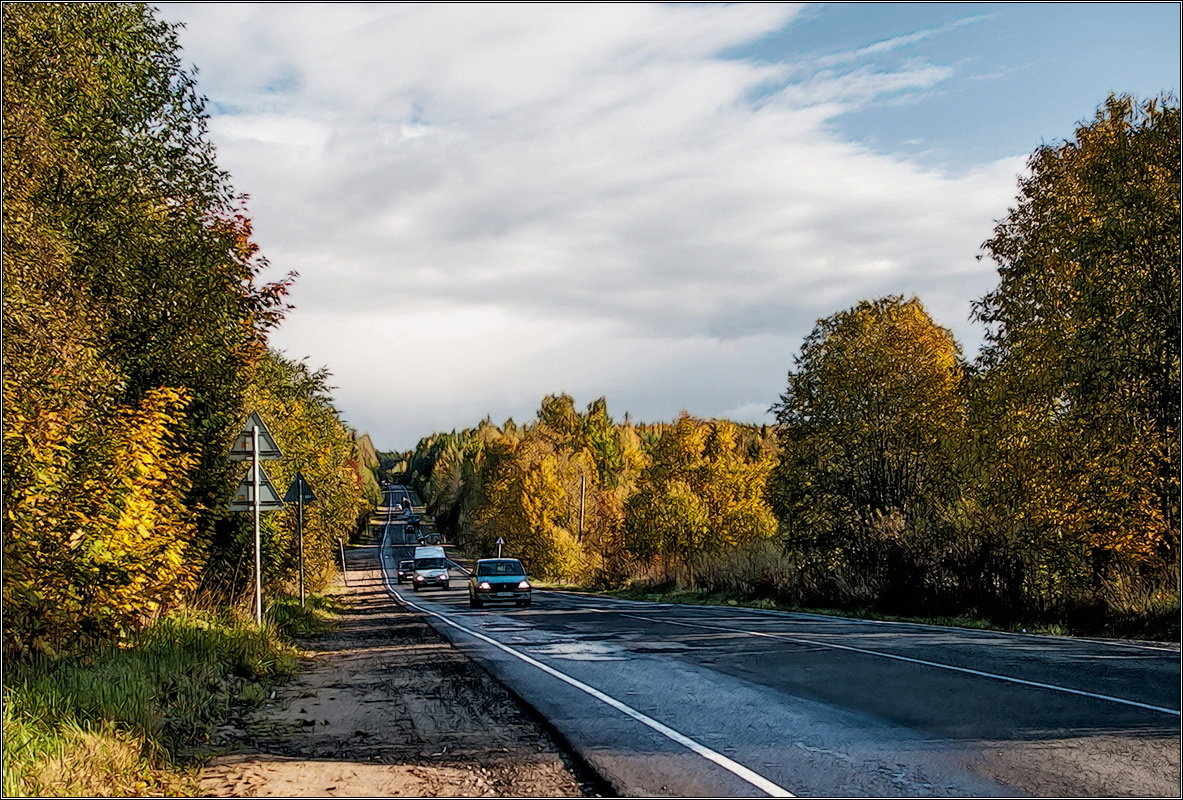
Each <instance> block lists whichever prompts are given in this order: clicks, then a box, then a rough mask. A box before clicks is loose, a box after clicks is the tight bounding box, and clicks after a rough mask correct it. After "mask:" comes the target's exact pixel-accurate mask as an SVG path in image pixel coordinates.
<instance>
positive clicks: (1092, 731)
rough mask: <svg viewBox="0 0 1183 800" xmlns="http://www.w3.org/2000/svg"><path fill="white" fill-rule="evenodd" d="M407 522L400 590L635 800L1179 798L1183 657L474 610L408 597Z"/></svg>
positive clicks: (605, 615) (650, 618)
mask: <svg viewBox="0 0 1183 800" xmlns="http://www.w3.org/2000/svg"><path fill="white" fill-rule="evenodd" d="M395 491H402V489H401V488H399V489H396V490H395ZM397 520H398V517H396V516H393V515H392V517H391V523H390V524H389V525H388V526H387V529H386V535H385V537H384V543H383V547H382V553H383V565H384V568H385V570H386V573H387V576H388V578H387V587H388V590H389V591H390V592H391V593H392V594H393V595H395V596H396V597H398V598H399V599H401V600H402V601H403V602H405V603H406V604H408V605H409V606H411V607H413V608H416V609H417V610H419V611H421V612H423V613H424V614H426V615H427V616H428V619H429V621H430V622H431V623H432V624H433V625H435V626H436V627H437V629H438V630H440V631H441V632H442V633H444V634H445V635H446V636H448V638H450V639H451V640H452V641H453V642H454V644H455V645H456V646H457V647H458V648H460V649H462V650H463V651H464V652H466V653H468V654H469V655H471V656H473V657H474V658H476V659H478V660H479V661H480V662H481V663H482V664H483V665H485V666H486V667H487V668H488V669H489V670H490V671H491V672H493V674H495V675H496V676H497V677H498V678H500V679H501V680H502V681H503V682H504V683H505V684H506V685H507V686H508V687H510V688H511V689H512V690H513V691H514V692H516V693H517V694H518V695H520V696H521V697H522V698H523V699H525V700H526V701H527V702H529V703H530V704H531V705H533V706H534V707H535V708H536V709H537V710H538V711H539V712H540V713H541V714H543V715H544V716H545V717H546V718H547V719H548V720H550V722H551V723H552V724H553V725H554V727H555V728H556V729H557V730H558V731H559V733H561V734H562V735H563V736H564V737H566V739H567V740H568V742H569V743H570V744H571V745H572V746H573V747H574V748H575V750H576V751H577V752H579V753H580V754H581V756H582V757H583V758H584V759H585V760H586V761H587V762H588V763H589V764H591V765H592V766H593V767H594V768H595V769H596V770H597V771H598V772H599V773H600V774H601V775H603V776H604V777H605V778H606V779H607V780H608V781H609V782H610V783H611V784H612V785H613V786H614V787H615V788H616V789H617V790H618V791H619V792H620V793H622V794H627V795H673V796H684V797H685V796H708V797H709V796H768V795H773V796H792V795H796V796H836V795H838V796H842V795H845V796H850V795H854V796H1014V795H1023V794H1029V795H1042V796H1101V795H1105V796H1163V797H1168V796H1177V795H1178V791H1179V781H1180V753H1179V745H1180V736H1179V733H1180V729H1179V725H1180V716H1179V678H1180V669H1179V667H1180V661H1179V649H1178V646H1172V645H1154V644H1145V643H1141V644H1139V643H1125V642H1113V641H1095V640H1079V639H1067V638H1062V637H1050V636H1035V635H1023V634H1008V633H997V632H989V631H974V630H964V629H957V628H942V627H935V626H927V625H915V624H905V623H889V622H873V621H865V620H850V619H842V618H833V617H823V616H817V615H810V614H798V613H788V612H771V611H758V610H752V609H739V608H727V607H706V606H689V605H671V604H661V603H640V602H630V601H623V600H616V599H610V598H603V597H596V596H590V595H580V594H573V593H565V592H551V591H536V592H535V597H534V605H533V607H532V608H529V609H518V608H513V607H496V608H490V609H485V610H472V609H469V608H468V604H467V595H466V593H465V591H464V578H463V576H462V574H461V573H460V572H456V573H454V577H453V586H454V588H453V589H451V590H449V591H446V592H445V591H432V592H417V593H416V592H411V591H410V590H409V588H406V589H404V588H403V587H401V586H399V585H397V584H396V583H395V579H394V565H395V564H394V562H395V558H396V555H395V552H396V551H395V549H394V548H395V546H400V547H401V546H402V542H403V540H402V534H401V528H402V526H401V524H400V523H399V522H398V521H397ZM507 555H512V552H510V553H507ZM527 566H529V565H527Z"/></svg>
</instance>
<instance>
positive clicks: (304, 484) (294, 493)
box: [283, 472, 316, 503]
mask: <svg viewBox="0 0 1183 800" xmlns="http://www.w3.org/2000/svg"><path fill="white" fill-rule="evenodd" d="M300 495H303V496H304V502H305V503H314V502H316V495H315V494H314V493H313V491H312V487H311V486H309V485H308V481H306V480H305V479H304V473H302V472H297V473H296V477H294V478H292V482H291V484H290V485H289V486H288V491H287V494H285V495H284V496H283V501H284V502H285V503H298V502H300Z"/></svg>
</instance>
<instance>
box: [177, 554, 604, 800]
mask: <svg viewBox="0 0 1183 800" xmlns="http://www.w3.org/2000/svg"><path fill="white" fill-rule="evenodd" d="M377 555H378V550H377V547H376V546H375V545H369V546H365V547H353V548H350V550H349V551H348V553H347V558H348V560H349V566H350V569H349V572H348V576H347V577H348V581H349V585H348V586H346V585H345V584H344V583H338V585H337V586H335V587H334V589H333V590H332V591H333V593H334V594H336V595H337V596H338V597H339V598H340V599H341V600H342V601H344V603H346V604H347V605H348V610H347V611H345V612H343V613H342V615H341V619H340V624H339V626H338V627H337V629H336V630H334V631H332V632H331V633H328V634H325V635H323V636H320V637H316V638H311V639H307V640H304V641H301V642H300V645H301V646H302V647H303V648H304V656H303V658H302V660H301V665H300V670H299V672H298V674H297V675H296V676H295V677H294V678H293V680H292V681H291V682H290V683H288V684H286V685H285V686H283V687H280V688H279V689H278V690H277V692H276V696H275V698H274V699H273V700H272V701H271V702H269V703H267V704H265V705H264V706H263V707H262V708H261V709H259V710H257V711H256V712H255V713H254V714H253V715H252V716H251V717H250V718H249V719H248V720H246V722H245V723H244V725H243V729H242V730H240V731H234V732H233V733H234V738H235V739H236V743H235V744H234V745H233V746H232V747H231V749H230V750H229V751H228V752H223V754H221V755H219V756H217V757H216V758H214V759H212V760H211V761H210V762H209V763H208V764H207V765H206V767H205V768H203V770H202V772H201V777H200V780H201V792H202V794H203V796H206V797H379V796H391V795H393V796H404V797H406V796H410V797H588V796H598V795H597V794H596V792H597V785H596V783H595V778H594V776H591V775H589V774H588V773H587V771H586V770H585V769H584V768H582V767H581V766H580V765H578V764H577V763H576V762H575V761H574V760H572V759H571V758H570V757H569V756H568V755H567V754H566V753H565V752H564V751H563V748H562V747H561V746H560V744H559V743H558V742H557V741H556V740H555V738H554V737H553V736H552V735H551V734H550V733H549V732H548V730H547V729H546V727H545V726H544V724H543V723H542V721H541V720H539V719H537V718H536V716H535V715H534V714H533V712H532V711H530V710H529V709H528V708H526V707H524V706H523V705H522V704H521V703H520V702H518V701H517V700H516V699H515V698H514V697H513V696H511V695H510V694H509V693H508V692H507V691H506V690H505V688H504V687H503V686H501V684H499V683H497V682H496V681H495V680H494V679H493V678H491V677H490V676H489V675H488V674H487V673H486V672H485V671H484V670H483V669H482V668H481V667H479V666H478V665H477V664H475V663H474V662H472V661H471V660H470V659H468V658H467V657H466V656H464V655H463V654H461V653H460V652H458V651H457V650H456V649H455V648H454V647H453V646H452V645H451V644H450V643H449V642H448V641H447V640H445V639H443V638H442V637H441V636H440V635H439V634H437V633H436V632H435V631H434V630H432V628H431V627H430V626H429V625H427V623H425V622H424V621H423V619H422V618H421V617H420V616H419V615H417V614H415V613H413V612H410V611H408V610H407V609H405V608H403V607H402V606H400V605H399V604H398V603H397V602H395V601H394V600H393V599H392V598H391V597H390V596H389V594H388V593H387V592H386V590H385V588H384V586H383V583H382V579H381V575H380V572H379V566H378V558H377Z"/></svg>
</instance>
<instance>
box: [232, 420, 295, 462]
mask: <svg viewBox="0 0 1183 800" xmlns="http://www.w3.org/2000/svg"><path fill="white" fill-rule="evenodd" d="M252 428H258V429H259V460H260V461H275V460H276V459H279V458H283V453H282V452H280V450H279V445H277V444H276V443H275V439H274V438H273V437H272V436H271V431H269V430H267V426H266V425H264V424H263V420H262V418H260V417H259V415H258V414H256V413H255V412H254V411H252V412H251V415H250V416H249V417H247V418H246V424H245V425H243V426H242V432H241V433H239V434H238V438H236V439H235V440H234V445H233V446H232V447H231V448H230V460H231V461H250V460H251V447H252V436H251V429H252Z"/></svg>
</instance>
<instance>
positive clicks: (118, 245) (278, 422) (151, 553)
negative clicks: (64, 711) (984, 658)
mask: <svg viewBox="0 0 1183 800" xmlns="http://www.w3.org/2000/svg"><path fill="white" fill-rule="evenodd" d="M3 78H4V85H3V92H4V94H3V99H4V135H3V170H4V179H3V199H4V208H3V221H4V233H5V237H4V254H3V258H4V282H3V313H4V343H3V348H4V359H3V378H4V386H3V401H4V431H3V443H4V469H3V502H4V542H3V549H4V567H3V569H4V587H3V599H4V652H5V656H6V657H17V658H20V657H25V656H30V655H34V654H45V655H50V656H53V655H56V654H61V653H66V652H70V651H73V650H76V649H78V648H85V647H88V646H91V645H94V644H97V643H102V642H106V641H110V640H112V639H117V638H119V637H122V636H125V635H127V634H129V633H131V632H133V631H135V630H136V629H138V628H140V627H141V626H143V625H144V624H146V623H148V622H150V621H151V620H153V619H155V618H157V617H158V616H159V615H161V614H163V613H165V612H167V611H168V610H170V609H172V608H174V607H176V606H177V605H178V604H181V603H186V602H202V603H214V604H229V603H233V602H235V601H236V600H237V599H240V598H241V597H242V595H243V592H244V590H245V589H247V587H249V586H250V585H251V578H252V570H253V558H252V556H251V552H250V548H251V545H252V540H253V531H252V528H251V522H250V519H249V515H247V514H240V513H232V512H229V511H227V510H226V506H227V503H228V502H229V500H230V499H231V498H232V497H233V495H234V491H235V488H236V487H237V485H238V483H239V481H240V480H241V479H242V477H243V472H244V467H243V464H242V463H241V462H238V463H235V462H230V461H228V460H227V454H228V451H229V448H230V446H231V443H232V441H233V439H234V438H235V436H236V434H237V433H238V431H239V430H240V428H241V426H242V424H243V422H244V420H245V419H246V416H247V414H248V413H249V412H250V411H256V412H258V413H259V414H260V416H261V417H262V418H263V420H264V421H265V422H266V423H267V424H268V426H269V428H270V430H271V432H272V434H273V435H274V437H275V438H276V439H277V440H278V443H279V445H280V447H281V448H282V449H283V451H284V454H285V459H284V460H283V461H279V462H267V463H265V464H264V468H265V469H266V470H267V471H268V472H269V474H270V477H271V479H272V481H273V482H274V483H275V485H276V487H277V489H278V491H279V492H280V493H282V492H283V491H284V489H285V488H286V486H287V481H288V480H290V478H291V477H292V475H293V474H294V472H295V471H296V470H297V469H298V470H302V471H303V473H304V475H305V476H306V477H307V479H308V481H309V482H310V483H311V484H312V486H313V487H314V490H315V492H316V495H317V498H318V501H317V502H316V503H315V504H313V505H311V506H310V507H309V509H308V513H307V521H306V529H305V533H306V537H307V540H308V546H307V547H306V554H307V555H308V576H309V581H310V584H311V585H313V586H318V585H320V584H322V583H323V581H324V580H325V579H326V577H327V575H328V573H329V571H330V570H331V569H332V568H333V560H332V558H333V557H332V552H331V550H330V547H331V545H332V543H333V540H334V539H335V538H336V537H337V536H339V535H342V534H343V533H345V534H347V533H348V532H349V531H351V530H352V529H353V528H354V526H355V524H356V522H357V520H358V518H359V515H361V514H363V512H364V511H365V510H366V509H367V508H370V507H372V506H373V504H375V503H376V502H377V499H378V498H377V487H376V483H375V481H374V478H373V474H372V470H373V469H374V468H376V466H377V459H376V455H375V454H374V453H373V448H372V446H371V447H369V448H368V455H366V447H365V446H364V445H365V444H366V442H368V440H365V441H363V440H362V437H358V436H357V435H356V434H355V433H354V432H353V431H351V430H349V429H348V428H347V427H346V426H345V425H344V423H343V422H342V421H341V419H340V415H339V414H338V412H337V409H336V408H335V407H334V405H333V402H332V398H331V396H330V391H329V387H328V385H327V383H326V379H327V373H326V372H325V371H324V370H312V369H310V368H309V367H308V366H307V365H306V364H305V363H304V362H303V361H298V360H293V359H290V358H288V357H286V356H284V355H283V354H281V353H278V352H276V351H274V350H271V349H269V347H268V335H269V333H270V332H271V331H272V330H273V329H274V328H275V327H276V326H277V325H278V324H279V323H280V322H281V320H282V319H283V316H284V314H285V312H286V311H287V310H288V308H289V306H288V305H287V303H286V302H285V300H284V297H285V295H286V293H287V290H288V287H289V285H290V283H291V281H292V280H293V279H294V277H295V276H294V274H289V275H288V276H287V277H285V278H282V279H280V280H278V281H274V282H270V283H263V282H261V276H262V274H263V272H264V270H265V269H266V267H267V262H266V260H265V259H264V258H263V257H262V255H261V254H260V252H259V250H258V247H257V245H256V244H255V243H254V242H253V240H252V236H251V223H250V219H249V217H248V216H247V214H246V211H245V200H244V198H243V197H242V196H240V195H238V194H237V193H236V192H235V191H234V189H233V187H232V186H231V184H230V181H229V176H228V175H226V173H224V172H223V171H222V170H220V169H219V168H218V167H217V164H216V161H215V154H214V151H213V147H212V145H211V144H210V142H209V140H208V137H207V134H206V114H205V111H204V103H205V100H204V98H202V97H200V96H199V95H198V94H197V90H196V86H195V83H194V79H193V75H192V74H191V73H190V72H187V71H186V70H184V69H182V67H181V62H180V56H179V46H178V42H177V37H176V31H175V27H174V26H172V25H170V24H168V23H165V22H162V21H160V20H159V19H158V18H157V16H156V12H155V11H154V10H153V9H151V8H150V7H148V6H146V5H143V4H139V3H20V4H13V5H10V6H6V7H5V10H4V26H3ZM363 462H364V463H363ZM293 513H294V512H293V510H292V509H291V508H289V509H285V510H284V511H281V512H274V513H268V514H264V515H262V516H263V539H264V557H265V564H264V576H263V577H264V581H265V584H266V586H267V591H268V592H269V593H270V592H272V591H278V590H280V589H282V588H283V587H284V586H285V585H288V584H290V583H291V581H292V580H293V578H294V576H295V570H296V558H295V547H296V544H295V542H294V531H293V528H294V523H293V520H292V517H293Z"/></svg>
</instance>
